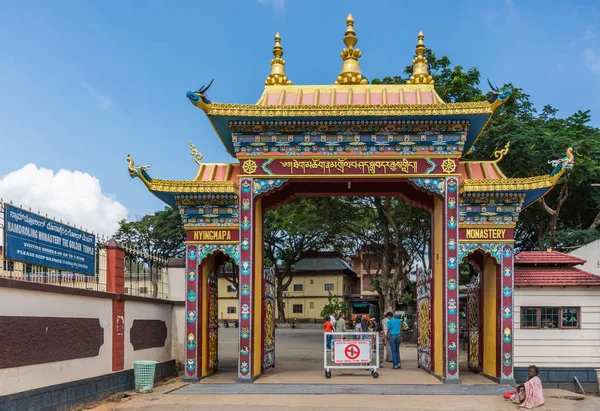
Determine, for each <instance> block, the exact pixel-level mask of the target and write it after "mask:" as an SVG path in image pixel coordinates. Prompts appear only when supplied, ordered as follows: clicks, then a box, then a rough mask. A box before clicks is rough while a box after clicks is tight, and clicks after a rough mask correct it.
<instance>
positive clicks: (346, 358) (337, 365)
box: [323, 332, 380, 378]
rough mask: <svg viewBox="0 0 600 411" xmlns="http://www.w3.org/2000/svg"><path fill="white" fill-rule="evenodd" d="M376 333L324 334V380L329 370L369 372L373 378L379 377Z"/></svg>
mask: <svg viewBox="0 0 600 411" xmlns="http://www.w3.org/2000/svg"><path fill="white" fill-rule="evenodd" d="M378 337H379V334H378V333H359V334H357V333H353V332H345V333H338V332H334V333H325V335H324V337H323V366H324V368H325V378H331V370H333V369H340V370H349V369H359V370H370V371H371V375H372V376H373V378H377V377H379V373H378V372H377V370H378V369H379V348H380V347H379V338H378Z"/></svg>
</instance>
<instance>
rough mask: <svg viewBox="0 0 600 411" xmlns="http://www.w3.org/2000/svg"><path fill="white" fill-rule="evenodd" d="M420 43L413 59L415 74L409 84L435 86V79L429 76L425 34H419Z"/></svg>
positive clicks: (413, 73)
mask: <svg viewBox="0 0 600 411" xmlns="http://www.w3.org/2000/svg"><path fill="white" fill-rule="evenodd" d="M418 39H419V41H418V42H417V48H416V51H415V52H416V54H417V56H416V57H415V58H414V59H413V72H412V76H410V80H408V82H407V84H433V78H432V77H431V75H430V74H429V68H428V66H427V59H426V58H425V42H424V41H423V40H424V39H425V36H424V35H423V32H422V31H420V32H419V36H418Z"/></svg>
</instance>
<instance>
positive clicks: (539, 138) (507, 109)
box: [372, 50, 600, 249]
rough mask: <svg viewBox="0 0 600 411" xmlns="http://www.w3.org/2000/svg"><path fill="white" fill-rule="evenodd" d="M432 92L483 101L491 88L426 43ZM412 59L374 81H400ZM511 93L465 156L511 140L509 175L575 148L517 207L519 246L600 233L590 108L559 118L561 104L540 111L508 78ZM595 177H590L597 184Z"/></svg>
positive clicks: (484, 155) (598, 145)
mask: <svg viewBox="0 0 600 411" xmlns="http://www.w3.org/2000/svg"><path fill="white" fill-rule="evenodd" d="M426 57H427V59H428V64H429V70H430V73H431V75H432V77H433V80H434V83H435V89H436V92H437V93H438V94H439V95H440V97H441V98H442V99H443V100H444V101H445V102H469V101H481V100H483V99H485V98H488V97H489V96H490V92H489V91H488V92H483V91H482V90H481V89H480V88H479V84H480V72H479V70H478V69H477V68H474V67H473V68H469V69H467V70H465V69H464V68H463V67H462V66H460V65H456V66H452V64H451V61H450V59H449V58H448V57H445V56H444V57H441V58H437V56H436V55H435V54H434V53H433V52H431V50H427V51H426ZM411 72H412V66H407V67H406V69H405V70H404V73H403V75H402V76H393V77H384V78H383V79H382V80H379V79H376V78H375V79H373V80H372V84H404V83H406V81H407V80H408V79H409V78H410V74H411ZM503 88H511V90H512V95H511V97H510V99H509V100H508V101H507V102H506V103H504V104H503V105H502V106H500V107H499V108H498V109H497V110H496V112H495V113H494V115H493V116H492V119H491V121H490V123H489V124H488V125H487V127H486V129H485V130H484V132H483V133H482V135H481V137H480V138H479V140H478V141H477V142H476V144H475V150H474V152H473V154H471V155H470V156H469V157H467V159H468V160H489V159H490V158H491V157H492V155H493V153H494V151H496V150H498V149H500V148H502V147H504V146H505V144H506V143H507V142H509V141H510V152H509V154H508V156H506V157H505V158H504V159H503V160H502V162H501V164H500V168H501V169H502V170H503V172H504V173H505V174H506V176H507V177H509V178H510V177H531V176H535V175H545V174H549V173H550V171H551V170H552V166H551V165H549V164H548V162H549V161H551V160H556V159H558V158H561V157H563V156H564V155H565V152H566V149H567V148H568V147H573V149H574V150H575V153H576V156H575V168H574V170H573V171H572V172H571V173H568V174H566V175H563V177H562V178H561V180H560V181H559V182H558V184H557V186H556V187H555V188H554V189H553V190H552V191H550V192H549V193H548V194H547V195H545V196H544V197H543V198H542V199H540V200H539V201H538V202H536V203H535V204H533V205H531V206H530V207H528V208H527V209H525V210H523V211H522V212H521V216H520V218H519V223H518V225H517V230H516V238H517V248H519V249H545V248H546V247H557V248H563V249H569V248H572V247H574V246H577V245H582V244H584V243H585V242H586V241H590V240H593V239H596V238H599V237H600V230H599V228H600V188H599V187H597V186H595V185H597V184H599V183H600V131H599V130H598V129H597V128H595V127H591V126H590V125H589V121H590V113H589V111H578V112H577V113H574V114H573V115H571V116H569V117H567V118H558V117H557V113H558V110H556V109H555V108H553V107H551V106H549V105H546V106H543V108H542V110H541V112H540V113H538V112H537V110H536V108H535V106H534V104H533V102H532V101H531V99H530V96H529V95H528V94H527V93H525V92H524V91H523V89H521V88H519V87H516V86H515V85H513V84H510V83H508V84H504V86H503ZM594 184H595V185H594Z"/></svg>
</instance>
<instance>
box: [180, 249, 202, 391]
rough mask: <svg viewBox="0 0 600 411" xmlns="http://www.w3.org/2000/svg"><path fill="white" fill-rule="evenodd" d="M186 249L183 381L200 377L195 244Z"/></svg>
mask: <svg viewBox="0 0 600 411" xmlns="http://www.w3.org/2000/svg"><path fill="white" fill-rule="evenodd" d="M185 249H186V260H185V261H186V264H185V266H186V281H185V295H186V298H185V308H186V311H185V312H186V316H185V317H186V347H185V377H184V378H183V379H184V381H197V380H199V379H200V377H201V375H200V374H199V371H198V370H199V364H201V361H200V355H199V353H200V352H201V350H200V347H198V344H199V343H198V341H199V339H198V330H199V326H198V322H199V318H198V295H199V290H198V249H197V246H196V245H191V244H188V245H186V247H185Z"/></svg>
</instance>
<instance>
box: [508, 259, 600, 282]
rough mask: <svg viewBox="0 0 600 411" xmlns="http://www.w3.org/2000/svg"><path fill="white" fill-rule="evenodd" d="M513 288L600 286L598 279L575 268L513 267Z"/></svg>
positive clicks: (599, 279)
mask: <svg viewBox="0 0 600 411" xmlns="http://www.w3.org/2000/svg"><path fill="white" fill-rule="evenodd" d="M558 254H560V253H558ZM563 255H564V254H563ZM515 261H516V259H515ZM515 286H520V287H534V286H538V287H539V286H558V287H576V286H600V277H599V276H597V275H594V274H591V273H588V272H587V271H583V270H580V269H579V268H575V267H532V266H515Z"/></svg>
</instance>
